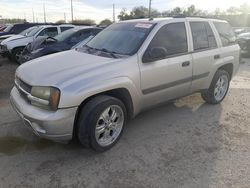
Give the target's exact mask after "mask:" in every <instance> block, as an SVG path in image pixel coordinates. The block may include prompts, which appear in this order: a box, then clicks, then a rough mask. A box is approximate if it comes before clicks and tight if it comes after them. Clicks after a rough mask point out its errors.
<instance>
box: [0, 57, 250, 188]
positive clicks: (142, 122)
mask: <svg viewBox="0 0 250 188" xmlns="http://www.w3.org/2000/svg"><path fill="white" fill-rule="evenodd" d="M0 65H2V66H0V128H1V131H0V188H6V187H52V188H55V187H107V188H111V187H117V188H121V187H124V188H128V187H136V188H140V187H183V188H184V187H185V188H196V187H197V188H201V187H218V188H231V187H232V188H235V187H241V188H248V187H250V95H249V94H250V60H247V59H246V60H245V63H244V64H241V67H240V71H239V73H238V75H237V76H236V77H235V78H234V80H233V81H232V83H231V88H230V91H229V94H228V96H227V97H226V98H225V100H224V101H223V102H222V104H220V105H215V106H214V105H208V104H205V103H204V101H203V100H202V99H201V97H200V95H199V94H194V95H192V96H189V97H186V98H183V99H180V100H177V101H175V102H174V103H171V104H168V105H165V106H162V107H158V108H155V109H152V110H150V111H147V112H144V113H142V114H140V115H139V116H138V117H137V118H135V119H134V120H132V121H131V122H130V123H129V124H128V125H127V127H126V130H125V132H124V135H123V137H122V138H121V140H120V141H119V143H118V144H117V145H116V146H115V147H114V148H113V149H111V150H109V151H108V152H105V153H101V154H98V153H95V152H92V151H90V150H88V149H84V148H82V147H81V146H80V145H78V144H76V143H71V144H66V145H64V144H58V143H53V142H50V141H47V140H42V139H39V138H38V137H36V136H34V135H33V133H31V132H29V130H27V129H26V128H25V127H24V126H23V124H22V122H21V120H20V119H19V118H18V116H17V115H16V113H15V112H14V111H13V110H12V108H11V106H10V103H9V99H8V97H9V92H10V89H11V87H12V85H13V79H14V72H15V69H16V67H17V66H16V65H15V64H14V63H10V62H9V61H7V60H4V59H0Z"/></svg>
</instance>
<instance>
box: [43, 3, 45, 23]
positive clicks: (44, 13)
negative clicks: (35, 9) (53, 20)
mask: <svg viewBox="0 0 250 188" xmlns="http://www.w3.org/2000/svg"><path fill="white" fill-rule="evenodd" d="M43 18H44V23H46V13H45V4H44V3H43Z"/></svg>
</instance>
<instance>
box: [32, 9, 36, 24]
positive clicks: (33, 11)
mask: <svg viewBox="0 0 250 188" xmlns="http://www.w3.org/2000/svg"><path fill="white" fill-rule="evenodd" d="M32 16H33V23H35V15H34V9H33V8H32Z"/></svg>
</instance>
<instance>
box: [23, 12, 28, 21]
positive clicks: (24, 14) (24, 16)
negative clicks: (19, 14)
mask: <svg viewBox="0 0 250 188" xmlns="http://www.w3.org/2000/svg"><path fill="white" fill-rule="evenodd" d="M23 20H24V22H26V21H27V20H26V13H25V12H24V13H23Z"/></svg>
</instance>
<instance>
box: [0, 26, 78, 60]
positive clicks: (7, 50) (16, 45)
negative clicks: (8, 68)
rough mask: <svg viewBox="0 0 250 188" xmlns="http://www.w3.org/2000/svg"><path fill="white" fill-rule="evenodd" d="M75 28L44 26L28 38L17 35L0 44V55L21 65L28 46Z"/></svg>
mask: <svg viewBox="0 0 250 188" xmlns="http://www.w3.org/2000/svg"><path fill="white" fill-rule="evenodd" d="M73 27H74V26H72V25H69V26H65V25H62V26H56V25H43V26H36V27H35V28H34V29H32V31H31V32H29V33H28V34H27V35H26V36H23V35H15V36H12V37H9V38H7V39H5V40H3V41H2V42H1V44H0V54H3V56H8V57H9V58H10V59H12V60H14V61H15V62H17V63H20V56H21V54H22V51H23V49H24V48H25V46H26V45H27V44H29V43H30V42H33V41H34V40H35V39H36V38H38V37H54V36H56V35H58V34H59V33H61V32H62V31H65V30H67V29H71V28H73Z"/></svg>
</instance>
